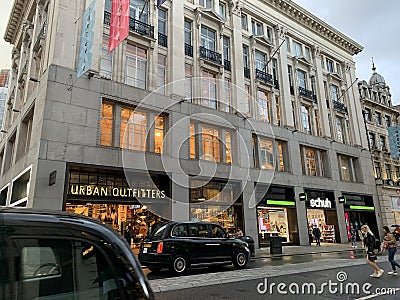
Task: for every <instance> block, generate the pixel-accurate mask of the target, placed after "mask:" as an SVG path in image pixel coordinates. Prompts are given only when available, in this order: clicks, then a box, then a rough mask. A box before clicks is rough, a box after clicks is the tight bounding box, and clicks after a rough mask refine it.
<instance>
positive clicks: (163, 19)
mask: <svg viewBox="0 0 400 300" xmlns="http://www.w3.org/2000/svg"><path fill="white" fill-rule="evenodd" d="M158 33H161V34H163V35H167V11H166V10H164V9H162V8H159V9H158Z"/></svg>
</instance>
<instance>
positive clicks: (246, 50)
mask: <svg viewBox="0 0 400 300" xmlns="http://www.w3.org/2000/svg"><path fill="white" fill-rule="evenodd" d="M243 67H245V68H247V69H248V68H249V47H247V46H245V45H243Z"/></svg>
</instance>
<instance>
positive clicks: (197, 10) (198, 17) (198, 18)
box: [195, 9, 201, 28]
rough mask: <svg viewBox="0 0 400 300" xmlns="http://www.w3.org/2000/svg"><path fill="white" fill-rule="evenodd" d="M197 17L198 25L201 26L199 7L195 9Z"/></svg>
mask: <svg viewBox="0 0 400 300" xmlns="http://www.w3.org/2000/svg"><path fill="white" fill-rule="evenodd" d="M195 18H196V24H197V27H198V28H200V26H201V12H200V10H199V9H196V10H195Z"/></svg>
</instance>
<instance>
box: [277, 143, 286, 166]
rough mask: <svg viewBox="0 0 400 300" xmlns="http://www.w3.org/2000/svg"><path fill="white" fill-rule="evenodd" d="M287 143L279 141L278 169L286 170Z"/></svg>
mask: <svg viewBox="0 0 400 300" xmlns="http://www.w3.org/2000/svg"><path fill="white" fill-rule="evenodd" d="M286 157H287V143H286V142H283V141H278V166H277V170H278V171H280V172H286V164H287V163H286Z"/></svg>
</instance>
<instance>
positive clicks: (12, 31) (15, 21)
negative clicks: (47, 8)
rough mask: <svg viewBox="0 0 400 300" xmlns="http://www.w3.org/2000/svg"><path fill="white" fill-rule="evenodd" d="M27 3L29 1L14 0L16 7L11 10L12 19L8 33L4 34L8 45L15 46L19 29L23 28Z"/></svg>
mask: <svg viewBox="0 0 400 300" xmlns="http://www.w3.org/2000/svg"><path fill="white" fill-rule="evenodd" d="M26 2H27V1H24V0H14V5H13V7H12V9H11V14H10V18H9V19H8V24H7V28H6V32H5V34H4V40H5V41H6V42H8V43H11V44H14V41H15V36H16V33H17V31H18V28H19V27H20V26H21V22H22V15H23V11H24V7H25V6H26Z"/></svg>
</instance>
